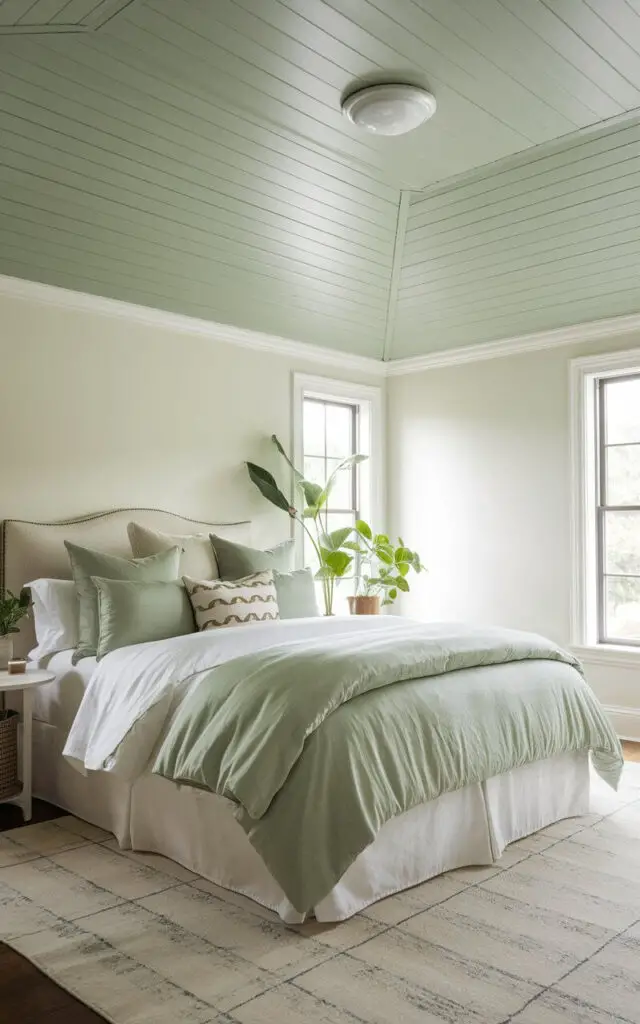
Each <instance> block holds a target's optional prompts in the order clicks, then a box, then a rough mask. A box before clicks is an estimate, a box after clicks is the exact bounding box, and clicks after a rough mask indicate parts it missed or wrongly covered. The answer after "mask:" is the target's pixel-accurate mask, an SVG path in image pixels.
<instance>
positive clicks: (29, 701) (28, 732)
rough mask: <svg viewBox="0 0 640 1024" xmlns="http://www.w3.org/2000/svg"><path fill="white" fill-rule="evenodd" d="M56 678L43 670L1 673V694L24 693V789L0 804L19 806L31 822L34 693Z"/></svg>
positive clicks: (52, 673)
mask: <svg viewBox="0 0 640 1024" xmlns="http://www.w3.org/2000/svg"><path fill="white" fill-rule="evenodd" d="M55 677H56V676H55V672H47V671H45V670H41V669H34V670H33V671H31V672H22V673H21V674H20V675H9V673H8V672H0V693H1V694H3V696H4V694H7V693H16V692H18V691H20V690H21V691H22V721H21V726H22V757H21V760H22V773H21V776H22V787H21V789H20V791H19V792H18V793H16V794H15V795H13V796H8V797H5V798H4V800H0V803H3V804H17V805H18V807H21V808H22V814H23V817H24V820H25V821H31V777H32V763H31V759H32V728H31V726H32V717H33V691H34V689H35V687H36V686H42V684H43V683H50V682H52V681H53V680H54V679H55Z"/></svg>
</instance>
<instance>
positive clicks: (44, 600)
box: [26, 580, 78, 661]
mask: <svg viewBox="0 0 640 1024" xmlns="http://www.w3.org/2000/svg"><path fill="white" fill-rule="evenodd" d="M26 586H27V587H28V588H29V590H30V591H31V600H32V602H33V620H34V625H35V629H36V640H37V642H38V645H37V647H34V649H33V650H32V651H30V652H29V659H30V660H31V661H40V659H41V658H44V657H45V656H46V655H47V654H55V653H56V651H69V650H71V649H72V648H74V647H77V646H78V595H77V592H76V585H75V583H74V582H73V580H34V581H33V583H27V584H26Z"/></svg>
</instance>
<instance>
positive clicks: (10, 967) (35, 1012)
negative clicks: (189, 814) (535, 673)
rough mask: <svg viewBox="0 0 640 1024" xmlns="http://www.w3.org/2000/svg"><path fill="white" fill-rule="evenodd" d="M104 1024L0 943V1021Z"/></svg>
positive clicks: (43, 813) (636, 750)
mask: <svg viewBox="0 0 640 1024" xmlns="http://www.w3.org/2000/svg"><path fill="white" fill-rule="evenodd" d="M622 746H623V750H624V757H625V760H626V761H639V762H640V743H629V742H624V743H623V744H622ZM61 813H62V812H61V811H59V810H58V809H57V808H56V807H52V806H51V805H50V804H45V803H44V802H43V801H42V800H38V801H34V816H33V820H34V822H35V821H47V820H48V819H50V818H55V817H57V816H58V815H59V814H61ZM20 825H22V815H21V814H20V812H19V811H18V809H17V808H15V807H8V806H6V805H5V806H0V831H4V830H6V829H10V828H16V827H18V826H20ZM43 1021H46V1022H47V1024H104V1018H103V1017H100V1016H99V1014H97V1013H95V1012H94V1011H93V1010H90V1009H88V1007H86V1006H84V1005H83V1004H82V1003H79V1002H78V1000H77V999H74V998H73V996H71V995H69V993H68V992H65V991H64V989H61V988H59V987H58V985H56V983H55V982H53V981H51V980H50V979H49V978H47V976H46V975H45V974H42V973H41V972H40V971H39V970H38V968H37V967H34V966H33V964H32V963H30V962H29V961H28V960H25V959H24V957H22V956H20V954H19V953H15V952H14V951H13V950H12V949H10V948H9V947H8V946H5V945H3V944H2V943H0V1024H41V1022H43Z"/></svg>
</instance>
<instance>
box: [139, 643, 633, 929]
mask: <svg viewBox="0 0 640 1024" xmlns="http://www.w3.org/2000/svg"><path fill="white" fill-rule="evenodd" d="M581 750H591V751H592V758H593V764H594V767H595V768H596V770H597V771H598V772H599V773H600V775H601V776H602V777H603V778H604V779H605V780H606V781H607V782H609V783H610V784H611V785H612V786H613V787H614V788H615V786H616V785H617V782H618V779H619V776H620V772H621V770H622V754H621V749H620V744H619V742H618V740H617V737H616V736H615V733H614V732H613V729H612V728H611V726H610V724H609V722H608V720H607V719H606V717H605V715H604V713H603V712H602V710H601V708H600V706H599V704H598V701H597V699H596V698H595V696H594V695H593V693H592V691H591V690H590V688H589V687H588V685H587V684H586V683H585V681H584V679H583V678H582V675H581V673H580V670H579V665H578V663H577V662H576V660H575V659H574V658H573V657H572V656H571V655H569V654H567V653H566V652H564V651H562V650H561V649H560V648H558V647H556V646H555V645H554V644H552V643H550V642H549V641H547V640H544V639H543V638H542V637H538V636H536V635H534V634H529V633H518V632H514V631H511V630H486V629H485V630H474V629H469V628H464V627H461V626H457V625H456V626H447V625H438V626H432V625H422V624H418V623H408V624H406V625H402V626H401V627H400V628H398V627H396V628H394V629H393V630H389V632H387V631H385V630H381V631H378V632H376V633H375V634H370V635H366V634H362V633H359V634H358V633H353V634H351V633H345V634H344V635H337V636H331V637H325V638H322V639H318V640H313V641H308V640H306V641H303V642H290V643H287V644H282V645H278V646H274V647H272V648H270V649H268V650H262V651H258V652H257V653H254V654H249V655H246V656H243V657H239V658H235V659H233V660H232V661H228V662H226V663H225V664H222V665H220V666H219V667H217V668H214V669H212V670H210V671H208V672H207V673H206V674H205V675H204V676H203V677H202V679H201V680H200V681H199V683H198V684H197V685H196V686H195V688H194V689H193V690H192V692H191V693H190V695H189V696H188V697H187V698H186V700H185V701H184V702H183V704H182V705H181V707H180V709H179V711H178V713H177V715H176V717H175V719H174V721H173V723H172V725H171V726H170V729H169V731H168V733H167V736H166V737H165V740H164V742H163V743H162V746H161V748H160V750H159V753H158V756H157V759H156V762H155V765H154V768H153V771H154V772H155V773H156V774H158V775H162V776H164V777H165V778H168V779H171V780H173V781H174V782H178V783H184V784H187V785H191V786H196V787H200V788H203V789H208V790H211V791H213V792H215V793H218V794H220V795H223V796H225V797H228V798H229V799H231V800H233V801H234V802H235V803H236V805H237V809H236V815H237V818H238V820H239V822H240V824H241V825H242V827H243V828H244V830H245V831H246V833H247V835H248V837H249V839H250V841H251V843H252V844H253V846H254V847H255V849H256V850H257V851H258V852H259V854H260V855H261V857H262V859H263V860H264V862H265V863H266V865H267V867H268V868H269V870H270V871H271V873H272V875H273V876H274V877H275V878H276V880H277V881H278V882H279V883H280V885H281V887H282V889H283V890H284V892H285V893H286V895H287V896H288V898H289V899H290V901H291V903H292V904H293V906H294V907H295V908H296V910H298V911H300V912H308V911H310V910H311V909H312V908H313V907H314V906H315V905H316V904H317V903H319V902H320V900H322V899H323V898H324V897H325V896H326V895H327V894H328V893H329V892H330V890H331V889H332V888H333V886H334V885H335V884H336V883H337V882H338V880H339V879H340V878H341V876H342V875H343V874H344V872H345V871H346V870H347V868H348V867H349V865H350V864H352V863H353V861H354V860H355V859H356V857H357V856H358V854H359V853H360V852H361V851H362V850H364V849H365V847H366V846H368V845H369V843H371V842H372V841H373V840H374V839H375V837H376V834H377V833H378V831H379V830H380V828H381V826H382V825H383V824H384V823H385V822H386V821H388V820H389V819H390V818H393V817H394V816H395V815H398V814H401V813H402V812H404V811H407V810H409V809H410V808H411V807H414V806H416V805H417V804H421V803H424V802H426V801H428V800H432V799H434V798H436V797H438V796H440V795H441V794H443V793H448V792H451V791H452V790H456V789H459V788H461V787H462V786H465V785H467V784H469V783H477V782H482V781H484V780H486V779H488V778H490V777H491V776H493V775H499V774H501V773H503V772H506V771H509V770H510V769H512V768H514V767H517V766H519V765H523V764H526V763H528V762H531V761H537V760H540V759H543V758H547V757H551V756H553V755H555V754H559V753H562V752H567V751H581Z"/></svg>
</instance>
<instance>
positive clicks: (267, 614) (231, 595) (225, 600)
mask: <svg viewBox="0 0 640 1024" xmlns="http://www.w3.org/2000/svg"><path fill="white" fill-rule="evenodd" d="M182 579H183V582H184V585H185V587H186V588H187V594H188V595H189V600H190V601H191V607H192V608H193V614H194V617H195V620H196V626H197V627H198V629H199V630H200V631H202V630H204V629H218V628H220V627H221V626H246V625H249V624H250V623H252V622H269V621H273V620H275V619H279V618H280V613H279V611H278V596H277V594H276V585H275V583H274V581H273V570H272V569H268V570H267V571H266V572H254V573H252V574H251V576H245V577H244V578H243V579H241V580H194V579H191V577H190V576H183V577H182Z"/></svg>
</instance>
